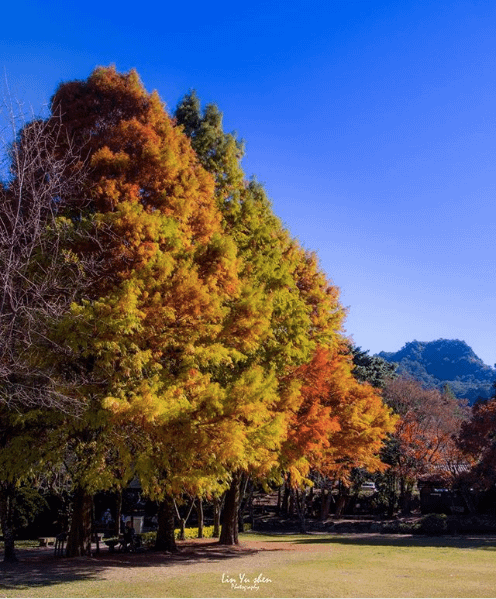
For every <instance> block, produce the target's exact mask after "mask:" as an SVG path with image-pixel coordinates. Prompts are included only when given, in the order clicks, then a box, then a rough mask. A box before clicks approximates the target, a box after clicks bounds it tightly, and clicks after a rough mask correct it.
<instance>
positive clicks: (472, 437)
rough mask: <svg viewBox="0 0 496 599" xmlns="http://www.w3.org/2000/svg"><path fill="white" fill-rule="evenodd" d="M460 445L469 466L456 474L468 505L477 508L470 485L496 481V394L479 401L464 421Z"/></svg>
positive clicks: (477, 486) (488, 485) (479, 486)
mask: <svg viewBox="0 0 496 599" xmlns="http://www.w3.org/2000/svg"><path fill="white" fill-rule="evenodd" d="M457 447H458V449H459V450H460V452H461V455H462V460H463V462H462V460H460V461H461V462H462V463H463V464H464V465H465V466H466V465H468V466H469V469H468V470H467V469H461V470H460V472H458V476H457V477H456V483H457V486H458V488H459V489H460V491H461V493H462V495H463V497H464V499H465V501H466V503H467V506H468V508H469V509H470V511H471V512H473V511H475V506H474V505H473V502H472V499H471V497H470V493H469V489H471V488H475V489H478V490H487V489H491V488H494V485H495V483H496V477H495V464H496V394H495V395H494V396H493V397H492V398H491V399H488V400H480V401H478V402H476V403H475V404H474V405H473V406H472V408H471V411H470V414H469V415H468V417H467V419H466V420H465V421H464V422H463V423H462V425H461V429H460V432H459V435H458V437H457Z"/></svg>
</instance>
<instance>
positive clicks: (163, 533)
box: [155, 495, 178, 553]
mask: <svg viewBox="0 0 496 599" xmlns="http://www.w3.org/2000/svg"><path fill="white" fill-rule="evenodd" d="M174 511H175V510H174V499H173V498H172V497H170V496H169V495H166V496H165V497H164V499H163V500H162V501H161V502H160V503H159V506H158V514H157V518H158V528H157V539H156V541H155V549H156V550H157V551H170V552H171V553H175V552H177V551H178V549H177V545H176V539H175V537H174Z"/></svg>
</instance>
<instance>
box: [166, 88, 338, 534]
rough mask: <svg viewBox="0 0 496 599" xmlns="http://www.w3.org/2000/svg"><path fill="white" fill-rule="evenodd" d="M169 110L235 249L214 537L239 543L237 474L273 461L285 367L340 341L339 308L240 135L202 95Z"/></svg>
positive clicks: (288, 394)
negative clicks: (236, 288)
mask: <svg viewBox="0 0 496 599" xmlns="http://www.w3.org/2000/svg"><path fill="white" fill-rule="evenodd" d="M175 116H176V119H177V121H178V124H179V125H180V126H181V127H182V128H183V130H184V131H185V133H186V134H187V135H188V136H189V137H190V139H191V144H192V146H193V148H194V149H195V151H196V152H197V154H198V156H199V159H200V161H201V163H202V165H203V166H204V167H205V168H206V169H207V170H208V171H209V172H211V173H212V175H213V176H214V179H215V182H216V187H215V193H216V198H217V203H218V205H219V207H220V209H221V211H222V215H223V220H222V226H223V228H224V231H225V232H226V233H228V234H229V235H230V236H231V237H232V238H233V239H234V241H235V243H236V245H237V248H238V255H239V258H240V275H239V278H240V286H241V291H240V295H239V298H237V300H236V301H235V302H234V303H233V305H232V307H231V308H232V312H231V319H232V320H231V322H232V324H231V326H230V327H229V328H228V329H227V333H228V335H229V336H228V339H230V340H231V343H232V344H233V345H234V347H235V348H236V349H237V350H238V351H239V352H241V353H242V354H243V356H244V358H243V359H242V360H241V361H239V362H238V364H237V367H235V368H234V369H232V370H227V369H222V370H221V371H219V372H217V373H216V376H217V377H219V379H218V380H228V381H229V383H228V385H227V388H226V391H227V395H226V398H227V401H228V403H227V405H228V406H229V412H228V414H230V422H229V426H230V427H234V430H236V431H237V432H236V437H235V438H237V439H238V442H237V444H236V451H233V452H232V455H231V457H229V456H226V459H227V461H226V465H227V467H228V471H230V478H231V486H230V489H229V491H228V492H227V494H226V501H225V510H224V524H223V528H222V534H221V539H220V541H221V543H227V544H231V543H237V511H238V503H239V486H240V481H241V479H242V477H243V476H247V475H249V476H255V477H262V478H263V477H266V476H268V475H269V473H274V472H276V471H278V470H279V457H280V450H281V445H282V443H283V442H284V440H285V439H286V437H287V434H288V427H289V425H290V421H291V418H292V414H293V413H294V410H296V409H297V406H298V405H299V403H300V402H301V399H302V396H301V393H300V391H299V387H300V383H299V382H298V381H297V380H296V378H295V377H293V376H291V373H292V372H294V370H295V368H297V367H298V366H300V365H301V364H303V363H305V362H306V361H308V360H309V359H310V358H311V356H312V353H313V351H314V350H315V349H316V347H317V344H318V343H322V344H326V345H327V346H329V347H331V348H333V347H335V346H336V345H337V344H338V340H339V339H340V330H341V324H342V320H343V317H344V310H343V309H342V307H341V305H340V303H339V294H338V290H337V289H336V287H334V286H333V285H332V284H330V283H329V281H328V280H327V279H326V277H325V275H324V273H323V272H322V271H321V270H320V268H319V265H318V262H317V259H316V256H315V255H314V254H312V253H310V252H306V251H305V250H303V249H302V248H301V247H300V246H299V244H298V243H297V242H296V241H295V240H294V239H292V238H291V236H290V235H289V233H288V232H287V231H286V230H285V229H284V227H283V226H282V225H281V222H280V221H279V219H278V218H277V217H276V216H275V215H274V213H273V211H272V207H271V205H270V202H269V200H268V198H267V196H266V194H265V191H264V189H263V187H262V186H261V185H260V184H259V183H258V182H257V181H256V180H251V181H247V180H246V177H245V175H244V172H243V169H242V167H241V159H242V157H243V151H244V143H243V142H242V141H241V140H239V139H237V137H236V135H235V134H229V133H225V132H224V131H223V127H222V113H221V112H220V111H219V110H218V108H217V107H216V106H215V105H212V104H210V105H208V106H206V107H205V109H204V110H203V111H202V110H201V106H200V102H199V99H198V97H197V96H196V94H195V93H194V92H192V93H190V94H188V95H186V96H185V97H184V98H183V100H182V101H181V103H180V104H179V106H178V107H177V109H176V112H175ZM228 342H229V341H228Z"/></svg>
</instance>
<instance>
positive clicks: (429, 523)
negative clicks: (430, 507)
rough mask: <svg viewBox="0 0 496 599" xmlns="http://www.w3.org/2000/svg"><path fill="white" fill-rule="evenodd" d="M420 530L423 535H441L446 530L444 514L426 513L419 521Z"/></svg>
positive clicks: (446, 524) (446, 523) (446, 519)
mask: <svg viewBox="0 0 496 599" xmlns="http://www.w3.org/2000/svg"><path fill="white" fill-rule="evenodd" d="M419 530H420V532H421V533H422V534H425V535H442V534H446V533H447V532H448V518H447V516H446V514H428V515H427V516H424V517H423V518H422V520H421V521H420V528H419Z"/></svg>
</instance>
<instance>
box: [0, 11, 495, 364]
mask: <svg viewBox="0 0 496 599" xmlns="http://www.w3.org/2000/svg"><path fill="white" fill-rule="evenodd" d="M2 17H3V23H4V26H3V27H2V34H0V58H1V60H0V66H1V67H2V69H3V71H4V73H2V78H3V79H5V80H7V81H8V86H9V88H10V91H11V93H12V94H13V95H15V96H16V97H18V98H19V99H21V100H23V101H24V102H25V103H26V105H31V106H32V107H33V109H34V111H35V112H37V113H39V112H41V110H42V106H43V105H44V104H46V103H47V102H48V100H49V98H50V96H51V94H52V93H53V92H54V90H55V88H56V86H57V85H58V84H59V83H60V82H62V81H67V80H70V79H76V78H86V77H87V76H88V75H89V74H90V72H91V70H92V69H93V68H94V67H95V66H97V65H108V64H111V63H113V64H115V65H116V66H117V68H118V70H121V71H126V70H128V69H130V68H133V67H134V68H136V69H137V71H138V72H139V74H140V76H141V78H142V80H143V82H144V84H145V86H146V87H147V88H148V89H149V90H152V89H157V90H158V92H159V94H160V96H161V97H162V98H163V100H165V102H166V103H167V105H168V106H169V107H170V110H173V109H174V107H175V105H176V104H177V102H178V101H179V99H180V98H181V97H182V95H183V94H184V93H186V92H187V91H188V90H189V89H190V88H195V89H196V90H197V93H198V95H199V96H200V98H201V99H202V101H204V102H216V103H217V104H218V105H219V107H220V109H221V110H222V111H223V112H224V123H225V127H226V129H227V130H236V131H237V132H238V134H239V136H240V137H243V138H244V139H245V140H246V147H247V154H246V158H245V159H244V162H243V165H244V168H245V171H246V172H247V174H249V175H252V174H253V175H256V176H257V178H258V179H259V180H260V181H262V182H264V183H265V186H266V189H267V191H268V193H269V196H270V197H271V199H272V201H273V204H274V208H275V211H276V213H277V214H278V215H279V216H280V217H281V218H282V220H283V221H284V223H285V224H286V225H287V227H288V228H289V229H290V230H291V232H292V233H293V235H294V236H296V237H298V238H299V240H300V241H301V242H302V243H303V245H304V246H305V247H307V248H308V249H312V250H316V251H317V253H318V254H319V257H320V261H321V266H322V268H323V269H324V270H325V271H326V272H327V274H328V276H329V278H331V279H332V280H333V281H334V283H335V284H336V285H338V286H339V287H340V289H341V299H342V302H343V304H344V305H346V306H348V307H349V315H348V319H347V323H346V331H347V334H349V335H351V336H352V337H353V339H354V341H355V343H356V344H357V345H360V346H361V347H362V348H363V349H368V350H370V351H371V352H372V353H375V352H378V351H380V350H386V351H395V350H398V349H400V347H401V346H402V345H403V344H404V343H405V342H407V341H412V340H414V339H417V340H419V341H430V340H433V339H438V338H440V337H444V338H447V339H455V338H456V339H463V340H465V341H466V342H467V343H468V344H469V345H471V346H472V348H473V349H474V351H475V352H476V353H477V354H478V355H479V356H480V357H481V358H482V359H483V360H484V361H485V362H486V363H487V364H490V365H493V364H494V363H495V362H496V343H495V339H496V318H495V314H496V276H495V275H496V241H495V221H496V206H495V196H496V135H495V133H496V131H495V129H496V117H495V108H496V101H495V100H496V87H495V72H496V68H495V67H496V36H495V32H496V4H494V3H493V2H489V1H483V0H471V1H469V0H463V1H450V0H446V1H443V2H432V0H429V1H424V0H418V1H414V0H401V1H399V2H398V0H396V1H376V0H366V1H358V0H357V1H354V0H326V1H320V0H316V1H314V2H301V1H298V0H296V1H293V2H292V3H288V2H287V1H285V2H279V1H277V2H271V1H270V0H266V1H265V2H260V1H259V0H254V1H252V2H250V3H241V4H239V5H238V4H236V3H233V2H229V3H227V2H215V1H212V2H210V3H209V2H204V1H203V2H196V1H195V0H191V1H190V2H187V3H184V4H182V3H178V2H167V1H161V2H157V1H155V0H153V1H149V0H143V1H142V2H141V3H136V2H132V3H126V2H115V1H114V0H106V1H104V2H102V1H100V2H94V1H93V0H90V1H87V2H85V3H80V2H72V1H68V2H65V3H60V2H58V1H57V2H55V1H54V0H45V1H44V2H39V1H38V2H35V1H30V0H24V1H23V0H19V1H18V3H17V4H15V5H14V3H9V4H8V5H7V6H5V7H3V9H2ZM3 88H4V89H5V83H4V84H3Z"/></svg>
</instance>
